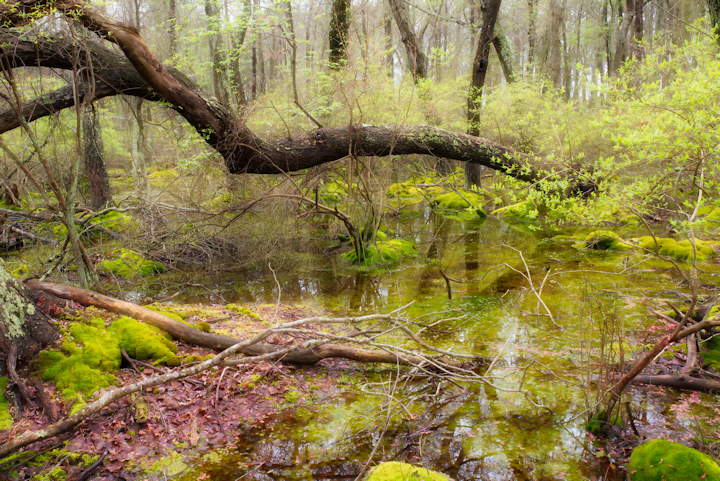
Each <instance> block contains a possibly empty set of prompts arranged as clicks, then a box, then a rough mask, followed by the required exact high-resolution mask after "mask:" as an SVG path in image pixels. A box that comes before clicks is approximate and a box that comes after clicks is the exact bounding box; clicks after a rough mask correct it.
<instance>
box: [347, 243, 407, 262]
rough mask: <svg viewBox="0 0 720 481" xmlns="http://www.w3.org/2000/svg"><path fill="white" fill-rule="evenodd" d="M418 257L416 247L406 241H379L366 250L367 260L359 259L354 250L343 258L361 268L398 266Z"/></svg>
mask: <svg viewBox="0 0 720 481" xmlns="http://www.w3.org/2000/svg"><path fill="white" fill-rule="evenodd" d="M415 255H417V250H416V249H415V245H414V244H413V243H412V242H410V241H407V240H404V239H385V240H377V241H376V242H375V243H374V244H373V245H371V246H369V247H368V248H367V249H366V250H365V259H358V256H357V252H355V251H354V250H352V251H349V252H346V253H344V254H343V255H342V256H343V257H344V258H345V259H348V260H349V261H350V262H352V263H353V264H357V265H361V266H366V267H367V266H374V265H388V264H396V263H398V262H400V261H401V260H402V259H404V258H406V257H412V256H415Z"/></svg>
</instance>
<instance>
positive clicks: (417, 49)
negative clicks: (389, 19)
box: [388, 0, 427, 81]
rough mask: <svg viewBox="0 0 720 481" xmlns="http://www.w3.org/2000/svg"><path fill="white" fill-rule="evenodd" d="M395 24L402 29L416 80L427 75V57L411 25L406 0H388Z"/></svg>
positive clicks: (409, 66)
mask: <svg viewBox="0 0 720 481" xmlns="http://www.w3.org/2000/svg"><path fill="white" fill-rule="evenodd" d="M388 4H389V5H390V10H391V11H392V14H393V18H395V24H396V25H397V27H398V30H399V31H400V39H401V40H402V43H403V45H404V46H405V53H406V54H407V60H408V70H410V73H411V74H412V76H413V78H414V79H415V81H417V80H419V79H423V78H425V77H427V57H426V56H425V53H424V52H423V50H422V46H421V45H420V42H419V41H418V37H417V35H415V30H414V29H413V28H412V25H410V12H408V8H407V4H406V3H405V1H404V0H388Z"/></svg>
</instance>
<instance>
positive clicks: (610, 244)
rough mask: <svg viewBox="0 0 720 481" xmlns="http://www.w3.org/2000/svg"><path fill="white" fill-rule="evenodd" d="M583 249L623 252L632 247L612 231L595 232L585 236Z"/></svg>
mask: <svg viewBox="0 0 720 481" xmlns="http://www.w3.org/2000/svg"><path fill="white" fill-rule="evenodd" d="M584 247H586V248H588V249H595V250H600V251H625V250H628V249H632V247H631V246H630V245H629V244H628V243H627V242H625V241H624V240H623V239H622V237H620V236H619V235H618V234H616V233H615V232H613V231H609V230H596V231H593V232H591V233H589V234H588V235H587V236H585V245H584Z"/></svg>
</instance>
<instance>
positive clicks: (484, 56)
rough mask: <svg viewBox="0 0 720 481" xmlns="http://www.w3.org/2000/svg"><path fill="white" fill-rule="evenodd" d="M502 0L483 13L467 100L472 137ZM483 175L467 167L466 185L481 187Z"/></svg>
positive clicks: (492, 0) (490, 2)
mask: <svg viewBox="0 0 720 481" xmlns="http://www.w3.org/2000/svg"><path fill="white" fill-rule="evenodd" d="M501 1H502V0H487V1H486V2H485V8H484V12H483V23H482V28H481V29H480V37H479V38H478V44H477V50H476V51H475V60H474V61H473V68H472V79H471V81H470V89H469V90H468V100H467V119H468V133H469V134H470V135H479V134H480V131H479V128H478V123H479V122H480V107H481V105H482V93H483V88H484V87H485V77H486V75H487V69H488V63H489V60H490V47H491V45H492V41H493V38H494V37H495V23H496V22H497V17H498V13H499V12H500V2H501ZM481 173H482V168H481V166H475V165H469V164H466V165H465V183H466V185H467V186H468V187H469V186H472V185H477V186H479V185H480V176H481Z"/></svg>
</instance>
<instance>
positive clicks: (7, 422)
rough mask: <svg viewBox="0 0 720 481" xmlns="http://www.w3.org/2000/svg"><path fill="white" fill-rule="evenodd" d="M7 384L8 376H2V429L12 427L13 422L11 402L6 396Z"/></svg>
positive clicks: (0, 407) (0, 385)
mask: <svg viewBox="0 0 720 481" xmlns="http://www.w3.org/2000/svg"><path fill="white" fill-rule="evenodd" d="M7 384H8V378H6V377H0V430H3V429H10V427H11V426H12V423H13V417H12V414H10V403H8V400H7V398H6V397H5V389H6V388H7Z"/></svg>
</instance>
